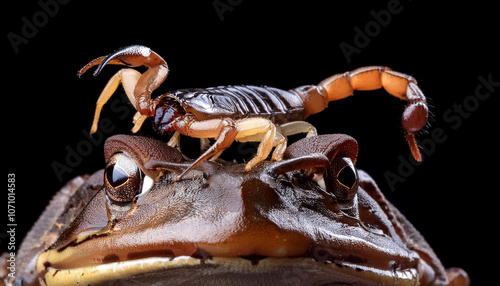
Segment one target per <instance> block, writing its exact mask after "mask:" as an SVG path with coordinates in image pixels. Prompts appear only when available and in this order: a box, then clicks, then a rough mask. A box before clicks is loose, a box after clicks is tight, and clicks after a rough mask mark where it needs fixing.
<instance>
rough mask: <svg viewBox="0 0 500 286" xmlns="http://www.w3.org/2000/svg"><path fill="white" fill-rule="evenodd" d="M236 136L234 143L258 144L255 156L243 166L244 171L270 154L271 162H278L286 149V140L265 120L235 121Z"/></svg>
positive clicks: (271, 123) (248, 119) (270, 122)
mask: <svg viewBox="0 0 500 286" xmlns="http://www.w3.org/2000/svg"><path fill="white" fill-rule="evenodd" d="M237 124H238V135H237V136H236V141H239V142H252V141H253V142H260V144H259V147H258V148H257V154H255V157H253V158H252V160H250V161H249V162H248V163H247V165H246V166H245V169H246V170H250V169H252V168H253V167H254V166H255V165H257V164H258V163H259V162H261V161H263V160H265V159H266V158H267V156H269V154H270V153H271V150H272V149H273V147H276V148H275V149H274V152H273V155H272V156H271V160H273V161H279V160H281V159H282V157H283V154H284V153H285V149H286V138H285V137H284V136H283V135H282V134H281V132H280V131H279V130H277V128H276V126H275V125H274V123H273V122H272V121H270V120H268V119H265V118H259V117H255V118H246V119H240V120H238V121H237Z"/></svg>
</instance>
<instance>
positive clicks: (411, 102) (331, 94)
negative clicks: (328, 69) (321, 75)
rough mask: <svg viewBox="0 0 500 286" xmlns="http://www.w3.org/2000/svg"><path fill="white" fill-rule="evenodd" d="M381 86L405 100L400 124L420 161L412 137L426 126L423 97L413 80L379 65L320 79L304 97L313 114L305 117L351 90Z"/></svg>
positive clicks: (426, 112)
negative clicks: (309, 102)
mask: <svg viewBox="0 0 500 286" xmlns="http://www.w3.org/2000/svg"><path fill="white" fill-rule="evenodd" d="M382 87H383V88H384V89H385V90H386V91H387V92H388V93H389V94H391V95H393V96H395V97H398V98H400V99H403V100H405V101H408V105H407V106H406V108H405V111H404V112H403V116H402V120H401V121H402V125H403V129H404V130H405V134H406V139H407V141H408V144H409V146H410V150H411V152H412V154H413V157H414V158H415V159H416V160H417V161H421V160H422V156H421V154H420V151H419V149H418V145H417V142H416V140H415V136H414V134H415V133H416V132H418V131H420V130H421V129H422V128H423V127H424V126H425V124H426V123H427V117H428V108H427V103H426V100H425V96H424V94H423V93H422V91H421V90H420V88H419V87H418V86H417V81H416V80H415V79H414V78H413V77H411V76H409V75H406V74H403V73H399V72H395V71H392V70H391V69H389V68H387V67H382V66H371V67H364V68H359V69H356V70H353V71H351V72H346V73H343V74H337V75H333V76H331V77H329V78H327V79H325V80H323V81H322V82H321V83H320V84H319V89H316V88H313V89H310V90H309V91H314V90H316V91H315V92H312V93H309V94H306V95H305V96H304V98H305V102H306V103H305V104H306V105H307V103H308V102H307V101H308V100H309V98H311V99H313V100H311V103H312V105H310V107H309V108H310V109H311V110H313V111H311V112H312V113H311V112H309V113H308V115H309V114H313V113H316V112H318V111H321V110H322V109H324V108H325V107H326V106H327V105H328V102H330V101H334V100H339V99H343V98H345V97H348V96H351V95H352V94H353V91H354V90H375V89H380V88H382ZM325 91H326V95H323V94H322V93H324V92H325ZM318 93H319V94H322V96H323V97H324V96H326V97H327V101H324V102H326V104H325V105H324V106H320V105H322V103H320V102H321V99H320V96H317V94H318ZM313 101H315V102H313ZM306 109H307V107H306Z"/></svg>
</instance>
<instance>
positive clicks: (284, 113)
mask: <svg viewBox="0 0 500 286" xmlns="http://www.w3.org/2000/svg"><path fill="white" fill-rule="evenodd" d="M107 64H116V65H126V66H131V67H137V66H141V65H142V66H145V67H147V68H148V70H146V72H144V73H142V74H141V73H139V72H138V71H136V70H134V69H130V68H126V69H121V70H120V71H118V72H117V73H116V74H115V75H114V76H113V77H112V78H111V79H110V80H109V82H108V84H107V85H106V86H105V87H104V90H103V91H102V93H101V95H100V96H99V99H98V100H97V106H96V112H95V116H94V122H93V125H92V129H91V133H93V132H95V131H96V130H97V122H98V120H99V114H100V112H101V109H102V107H103V105H104V104H105V103H106V102H107V101H108V100H109V98H110V97H111V95H112V94H113V93H114V91H115V90H116V88H117V87H118V85H119V84H120V83H121V84H122V85H123V88H124V90H125V93H126V94H127V97H128V98H129V100H130V102H131V103H132V105H133V106H134V107H135V109H136V110H137V113H136V114H135V116H134V127H133V129H132V132H134V133H135V132H137V131H138V130H139V129H140V128H141V126H142V124H143V122H144V120H145V119H146V118H148V117H153V118H154V120H153V122H154V127H155V129H157V130H158V131H159V132H161V133H171V132H173V131H175V133H174V135H173V136H172V139H171V140H170V141H169V143H168V144H169V145H170V146H175V145H178V144H179V141H178V137H179V134H182V135H187V136H190V137H196V138H214V139H215V143H214V144H213V145H212V146H210V147H209V148H208V149H207V150H206V151H205V152H204V153H203V154H202V155H201V156H200V157H199V158H198V159H197V160H195V161H194V163H193V164H192V165H191V166H190V167H188V168H187V169H186V170H185V171H184V172H183V173H182V174H181V175H179V177H178V179H180V178H182V176H184V175H185V174H186V173H187V172H188V171H190V170H192V169H193V168H194V167H196V166H197V165H198V164H199V163H201V162H202V161H204V160H207V159H210V158H212V159H214V158H217V157H218V156H219V155H220V153H222V151H224V149H226V148H227V147H229V146H230V145H231V143H232V142H233V141H235V140H236V141H240V142H249V141H254V142H260V145H259V147H258V150H257V154H256V155H255V157H254V158H253V159H252V160H250V161H249V162H248V163H247V165H246V169H247V170H250V169H251V168H252V167H253V166H255V165H256V164H258V163H259V162H261V161H263V160H265V159H266V158H267V156H268V155H269V154H270V153H271V151H272V149H273V148H275V149H274V152H273V153H272V157H271V158H272V160H281V158H282V157H283V153H284V151H285V149H286V142H287V141H286V137H287V136H289V135H293V134H298V133H307V136H312V135H316V134H317V133H316V129H315V128H314V126H312V125H311V124H309V123H307V122H305V121H304V120H305V119H306V118H307V117H308V116H309V115H312V114H315V113H318V112H320V111H322V110H323V109H325V108H326V107H327V106H328V103H329V102H330V101H334V100H339V99H342V98H345V97H348V96H350V95H352V94H353V92H354V90H375V89H379V88H382V87H383V88H384V89H385V90H386V91H387V92H388V93H389V94H391V95H393V96H395V97H398V98H400V99H403V100H406V101H408V103H409V104H408V105H407V107H406V109H405V111H404V112H403V116H402V125H403V129H404V131H405V134H406V139H407V141H408V144H409V146H410V150H411V152H412V154H413V156H414V158H415V159H416V160H418V161H420V160H421V155H420V152H419V149H418V146H417V142H416V140H415V136H414V134H415V133H416V132H418V131H419V130H420V129H422V128H423V127H424V126H425V124H426V122H427V117H428V108H427V103H426V100H425V96H424V95H423V93H422V91H421V90H420V89H419V87H418V86H417V82H416V80H415V79H414V78H413V77H411V76H409V75H406V74H402V73H399V72H395V71H392V70H391V69H389V68H387V67H383V66H370V67H363V68H359V69H356V70H353V71H350V72H345V73H343V74H337V75H333V76H331V77H329V78H327V79H325V80H323V81H322V82H320V83H319V84H318V85H307V86H301V87H298V88H295V89H292V90H289V91H285V90H281V89H277V88H273V87H258V86H220V87H213V88H204V89H182V90H178V91H174V92H172V93H167V94H164V95H161V96H159V97H157V98H151V93H152V92H153V91H154V90H155V89H156V88H158V86H159V85H160V84H161V83H162V82H163V81H164V80H165V78H166V77H167V75H168V71H169V69H168V66H167V63H166V62H165V60H163V59H162V58H161V57H160V56H159V55H158V54H156V53H155V52H153V51H152V50H151V49H149V48H148V47H144V46H138V45H136V46H129V47H125V48H123V49H120V50H118V51H116V52H114V53H112V54H110V55H108V56H103V57H99V58H97V59H94V60H93V61H91V62H90V63H88V64H87V65H86V66H84V67H83V68H82V69H81V70H80V71H79V72H78V75H79V76H80V75H82V74H84V73H85V72H86V71H87V70H88V69H89V68H91V67H93V66H95V65H99V66H98V67H97V69H96V71H95V72H94V75H97V74H99V72H100V71H101V70H102V68H103V67H104V66H105V65H107Z"/></svg>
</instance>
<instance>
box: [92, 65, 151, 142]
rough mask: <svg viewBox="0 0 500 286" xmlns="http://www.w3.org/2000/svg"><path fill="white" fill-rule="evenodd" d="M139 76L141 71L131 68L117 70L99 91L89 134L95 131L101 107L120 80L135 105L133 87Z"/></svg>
mask: <svg viewBox="0 0 500 286" xmlns="http://www.w3.org/2000/svg"><path fill="white" fill-rule="evenodd" d="M140 77H141V73H139V72H138V71H136V70H133V69H122V70H120V71H118V72H117V73H116V74H115V75H114V76H113V77H111V79H110V80H109V81H108V83H107V84H106V86H105V87H104V89H103V90H102V92H101V95H100V96H99V98H98V99H97V103H96V108H95V113H94V121H93V122H92V127H91V129H90V134H93V133H95V132H96V131H97V123H98V122H99V116H100V114H101V110H102V107H103V106H104V104H106V102H107V101H108V100H109V98H110V97H111V95H113V93H114V92H115V90H116V89H117V88H118V85H119V84H120V82H121V83H122V85H123V89H124V90H125V93H126V94H127V97H128V98H129V100H130V102H131V103H132V104H133V105H134V106H135V97H134V96H133V94H134V88H135V86H136V85H137V81H138V80H139V78H140Z"/></svg>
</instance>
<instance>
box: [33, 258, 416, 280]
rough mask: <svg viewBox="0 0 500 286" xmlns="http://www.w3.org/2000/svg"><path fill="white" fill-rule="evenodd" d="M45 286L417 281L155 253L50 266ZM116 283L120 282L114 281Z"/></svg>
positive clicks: (344, 268)
mask: <svg viewBox="0 0 500 286" xmlns="http://www.w3.org/2000/svg"><path fill="white" fill-rule="evenodd" d="M41 274H42V277H41V279H40V280H41V284H42V285H49V286H50V285H109V283H113V285H145V284H146V285H151V284H154V283H162V285H163V283H168V284H169V285H337V284H339V285H340V284H341V285H396V284H397V285H418V282H419V281H418V280H419V278H418V274H417V270H416V269H414V268H410V269H405V270H396V269H393V270H381V269H376V268H372V267H367V266H361V265H356V264H350V263H342V264H339V263H333V262H322V261H316V260H314V259H312V258H271V257H267V258H260V259H259V260H258V261H255V260H251V259H247V258H238V257H233V258H230V257H211V258H209V259H203V258H194V257H191V256H178V257H175V258H169V257H150V258H143V259H137V260H130V261H120V262H112V263H106V264H100V265H95V266H85V267H78V268H72V269H56V268H53V267H51V266H50V265H45V271H42V273H41ZM115 283H117V284H115Z"/></svg>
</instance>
